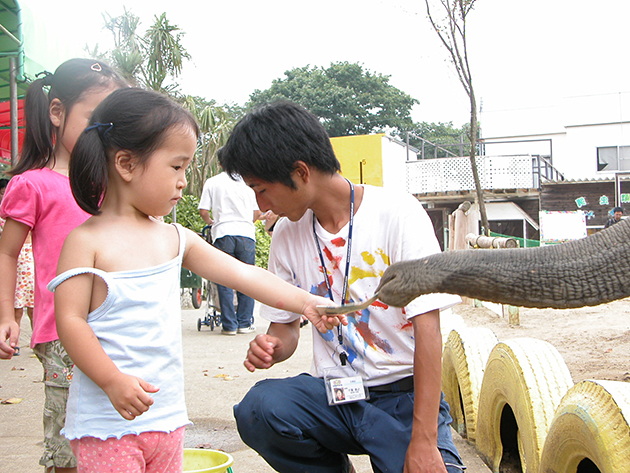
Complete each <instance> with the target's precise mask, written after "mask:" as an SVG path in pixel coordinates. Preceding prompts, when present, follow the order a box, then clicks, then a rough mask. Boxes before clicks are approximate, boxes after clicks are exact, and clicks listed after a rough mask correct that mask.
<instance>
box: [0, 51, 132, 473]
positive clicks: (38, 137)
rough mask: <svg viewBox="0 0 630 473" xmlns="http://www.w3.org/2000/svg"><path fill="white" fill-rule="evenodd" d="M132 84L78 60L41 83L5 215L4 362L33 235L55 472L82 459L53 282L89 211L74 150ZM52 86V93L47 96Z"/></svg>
mask: <svg viewBox="0 0 630 473" xmlns="http://www.w3.org/2000/svg"><path fill="white" fill-rule="evenodd" d="M124 86H127V84H126V83H125V82H124V80H123V79H122V78H121V77H120V76H119V75H118V74H117V73H116V72H115V71H114V70H113V69H111V68H110V67H109V66H107V65H106V64H104V63H102V62H100V61H95V60H93V59H70V60H68V61H66V62H64V63H63V64H61V65H60V66H59V67H58V68H57V70H56V71H55V73H54V74H48V75H45V76H44V77H42V78H39V79H37V80H35V81H34V82H33V83H32V84H31V85H30V86H29V89H28V91H27V93H26V100H25V108H24V112H25V118H26V130H25V131H26V133H25V138H24V145H23V148H22V153H21V157H20V161H19V162H18V164H17V165H16V166H15V167H14V168H13V169H12V170H11V171H10V173H9V174H10V175H12V176H13V178H12V179H11V180H10V182H9V185H8V186H7V189H6V192H5V195H4V198H3V199H2V204H1V206H0V217H1V218H4V219H5V220H6V223H5V226H4V230H3V234H2V238H1V239H0V274H2V278H1V279H0V359H10V358H11V357H12V356H13V354H14V348H15V347H16V346H17V345H18V339H19V334H20V327H19V326H18V324H17V323H16V322H15V317H14V308H13V302H14V296H15V285H16V274H17V272H16V270H17V260H18V255H19V254H20V250H21V248H22V246H23V244H24V242H25V240H26V237H27V235H28V233H29V232H31V235H32V242H33V257H34V260H35V308H34V313H33V334H32V337H31V347H32V348H33V351H34V352H35V354H36V355H37V356H38V358H39V359H40V361H41V362H42V364H43V366H44V385H45V396H46V404H45V409H44V435H45V439H44V454H43V456H42V458H41V459H40V464H41V465H43V466H45V467H46V469H47V471H52V469H53V468H54V469H55V470H54V471H55V472H57V473H61V472H74V471H76V459H75V458H74V456H73V454H72V451H71V449H70V447H69V445H68V442H67V441H66V440H65V439H64V438H63V437H62V436H61V435H60V434H59V431H60V429H61V428H62V427H63V424H64V419H65V399H66V397H67V390H68V386H69V384H70V379H71V378H72V361H71V360H70V358H69V357H68V355H67V354H66V353H65V350H64V349H63V347H62V346H61V344H60V342H59V337H58V336H57V328H56V325H55V312H54V303H53V296H52V294H50V293H49V292H48V291H47V290H46V285H47V284H48V282H50V280H51V279H52V278H53V277H54V276H55V274H56V269H57V261H58V259H59V254H60V252H61V246H62V245H63V242H64V240H65V238H66V236H67V235H68V233H70V230H72V229H73V228H75V227H77V226H78V225H80V224H81V223H83V222H84V221H85V220H86V219H87V218H88V216H89V215H88V214H87V213H86V212H84V211H83V210H81V209H80V208H79V206H78V205H77V203H76V202H75V200H74V198H73V197H72V193H71V191H70V183H69V180H68V169H69V165H70V153H71V151H72V148H73V147H74V144H75V143H76V140H77V138H78V136H79V135H80V133H82V132H83V130H84V129H85V127H86V126H87V123H88V119H89V118H90V115H91V114H92V111H93V110H94V109H95V108H96V106H97V105H98V104H99V103H100V102H101V101H102V100H103V99H104V98H105V97H107V96H108V95H109V94H110V93H111V92H112V91H113V90H115V89H118V88H120V87H124ZM45 87H46V88H49V90H48V92H46V89H45Z"/></svg>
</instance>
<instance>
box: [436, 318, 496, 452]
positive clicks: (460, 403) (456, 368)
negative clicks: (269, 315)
mask: <svg viewBox="0 0 630 473" xmlns="http://www.w3.org/2000/svg"><path fill="white" fill-rule="evenodd" d="M497 343H498V340H497V336H496V335H495V334H494V332H493V331H492V330H490V329H488V328H484V327H461V328H459V329H454V330H452V331H451V333H450V334H449V336H448V338H447V340H446V344H445V345H444V352H443V355H442V391H443V392H444V397H445V398H446V401H447V402H448V403H449V405H450V406H451V417H453V423H452V424H451V426H452V427H453V428H454V429H455V430H456V431H457V432H458V433H459V434H460V435H461V436H462V437H464V438H467V439H468V441H469V442H470V443H473V444H474V443H475V438H476V431H477V410H478V408H479V392H480V390H481V382H482V380H483V373H484V371H485V368H486V362H487V361H488V357H489V356H490V352H491V351H492V349H493V348H494V346H495V345H496V344H497Z"/></svg>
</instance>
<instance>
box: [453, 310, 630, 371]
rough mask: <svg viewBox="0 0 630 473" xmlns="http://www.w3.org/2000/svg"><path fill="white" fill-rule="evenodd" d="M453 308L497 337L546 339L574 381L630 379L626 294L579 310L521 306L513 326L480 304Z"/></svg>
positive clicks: (629, 323) (629, 322)
mask: <svg viewBox="0 0 630 473" xmlns="http://www.w3.org/2000/svg"><path fill="white" fill-rule="evenodd" d="M453 313H454V314H457V315H459V316H461V318H462V319H463V322H464V323H465V324H466V325H468V326H483V327H487V328H489V329H491V330H492V331H493V332H494V333H495V334H496V335H497V337H498V339H499V341H504V340H509V339H511V338H517V337H518V338H520V337H531V338H537V339H540V340H545V341H547V342H549V343H551V344H552V345H553V346H554V347H556V349H557V350H558V351H559V352H560V354H561V355H562V357H563V359H564V361H565V363H566V364H567V367H568V368H569V371H570V372H571V376H572V377H573V382H574V383H578V382H580V381H583V380H585V379H596V380H614V381H627V382H630V355H629V354H630V299H622V300H619V301H614V302H611V303H608V304H602V305H599V306H594V307H584V308H581V309H562V310H558V309H525V308H520V309H519V314H520V325H518V326H514V325H509V324H508V322H507V319H505V318H503V317H500V316H499V315H497V314H496V313H494V312H493V311H491V310H489V309H487V308H485V307H479V308H478V307H472V306H469V305H463V304H460V305H459V306H456V307H455V308H454V309H453ZM443 325H444V324H443Z"/></svg>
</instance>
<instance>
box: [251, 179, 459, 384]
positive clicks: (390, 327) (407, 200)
mask: <svg viewBox="0 0 630 473" xmlns="http://www.w3.org/2000/svg"><path fill="white" fill-rule="evenodd" d="M364 188H365V192H364V195H363V200H362V202H361V205H360V207H359V209H358V211H357V212H356V214H355V217H354V228H353V234H352V255H351V260H350V274H349V291H348V299H349V302H358V301H363V300H365V299H368V298H369V297H371V296H372V295H373V294H374V291H375V289H376V287H377V286H378V283H379V281H380V278H381V276H382V275H383V273H384V271H385V269H387V267H388V266H389V265H390V264H393V263H395V262H398V261H404V260H410V259H417V258H422V257H423V256H427V255H430V254H434V253H439V252H440V248H439V244H438V242H437V239H436V238H435V233H434V230H433V225H432V223H431V220H430V219H429V217H428V215H427V213H426V212H425V210H424V209H423V208H422V205H421V204H420V203H419V202H418V200H417V199H415V198H414V197H413V196H412V195H410V194H406V193H399V192H392V191H389V190H384V189H383V188H380V187H372V186H364ZM348 227H349V225H346V226H345V227H344V228H342V229H341V230H340V231H339V233H337V234H336V235H332V234H330V233H328V232H327V231H326V230H324V228H322V226H321V225H319V222H316V224H315V228H316V232H317V237H318V239H319V244H320V247H321V250H322V253H323V256H324V262H325V264H326V271H327V272H328V275H329V276H328V277H329V280H330V281H331V283H332V284H331V285H332V292H333V297H334V300H335V302H336V303H338V304H339V303H340V302H341V298H342V289H343V280H344V276H345V268H346V255H347V238H348ZM269 270H270V271H272V272H274V273H275V274H277V275H278V276H280V277H281V278H282V279H284V280H286V281H288V282H289V283H291V284H293V285H295V286H298V287H301V288H302V289H305V290H307V291H309V292H310V293H312V294H317V295H321V296H323V297H328V289H327V287H326V283H325V281H324V276H323V274H324V273H323V271H322V265H321V261H320V257H319V253H318V250H317V246H316V243H315V238H314V234H313V213H312V211H311V210H308V211H307V212H306V214H305V215H304V216H303V217H302V218H301V219H300V220H299V221H298V222H290V221H288V219H282V221H280V222H279V223H278V224H277V225H276V228H275V231H274V234H273V239H272V242H271V249H270V255H269ZM460 301H461V299H460V298H459V296H454V295H450V294H428V295H425V296H421V297H419V298H417V299H415V300H413V301H412V302H411V303H409V305H408V306H407V307H405V308H404V309H401V308H395V307H389V306H387V305H385V304H383V303H382V302H380V301H377V302H375V303H374V304H372V305H371V306H370V307H369V308H368V309H365V310H363V311H362V312H361V313H355V314H354V315H355V316H354V317H348V321H349V324H348V326H347V327H343V329H342V333H343V340H344V346H343V349H344V350H345V352H346V353H347V354H348V357H349V361H350V362H351V364H352V367H353V368H354V369H355V370H356V371H358V372H359V373H360V374H361V375H362V376H363V377H364V379H365V380H366V382H365V384H366V385H367V386H378V385H381V384H387V383H390V382H393V381H396V380H398V379H401V378H403V377H406V376H411V375H412V374H413V354H414V338H413V327H412V322H411V320H410V319H411V318H412V317H414V316H416V315H419V314H424V313H426V312H429V311H432V310H435V309H446V308H449V307H451V306H453V305H455V304H458V303H459V302H460ZM261 316H262V317H264V318H266V319H267V320H270V321H272V322H281V323H282V322H291V321H294V320H296V319H297V318H298V317H300V315H299V314H294V313H290V312H286V311H282V310H279V309H274V308H271V307H268V306H263V307H262V310H261ZM339 352H340V348H339V342H338V334H337V329H335V330H332V331H328V332H327V333H326V334H321V333H320V332H318V331H317V330H315V329H313V366H312V373H313V375H315V376H318V377H323V376H324V370H325V369H326V368H330V367H334V366H337V365H338V364H339Z"/></svg>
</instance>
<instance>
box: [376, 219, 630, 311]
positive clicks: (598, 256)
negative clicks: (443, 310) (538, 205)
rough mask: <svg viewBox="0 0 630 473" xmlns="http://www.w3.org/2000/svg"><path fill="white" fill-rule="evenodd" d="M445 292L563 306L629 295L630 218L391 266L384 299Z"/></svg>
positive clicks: (403, 301) (404, 300)
mask: <svg viewBox="0 0 630 473" xmlns="http://www.w3.org/2000/svg"><path fill="white" fill-rule="evenodd" d="M434 292H445V293H450V294H458V295H461V296H467V297H472V298H476V299H480V300H485V301H491V302H497V303H502V304H511V305H515V306H520V307H538V308H545V307H552V308H558V309H566V308H572V307H583V306H590V305H598V304H602V303H605V302H610V301H613V300H616V299H622V298H624V297H628V296H630V219H629V220H624V221H622V222H620V223H618V224H616V225H613V226H612V227H610V228H608V229H606V230H604V231H601V232H598V233H597V234H595V235H592V236H590V237H587V238H584V239H581V240H576V241H571V242H568V243H563V244H558V245H552V246H544V247H539V248H526V249H502V250H456V251H448V252H445V253H439V254H435V255H432V256H429V257H426V258H423V259H419V260H413V261H405V262H401V263H396V264H393V265H392V266H390V267H389V268H388V269H387V271H385V274H384V275H383V278H382V280H381V284H380V295H379V299H381V300H382V301H383V302H385V303H386V304H390V305H393V306H399V307H402V306H405V305H407V304H408V303H409V302H410V301H411V300H413V299H415V298H416V297H418V296H420V295H422V294H429V293H434Z"/></svg>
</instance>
